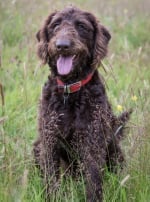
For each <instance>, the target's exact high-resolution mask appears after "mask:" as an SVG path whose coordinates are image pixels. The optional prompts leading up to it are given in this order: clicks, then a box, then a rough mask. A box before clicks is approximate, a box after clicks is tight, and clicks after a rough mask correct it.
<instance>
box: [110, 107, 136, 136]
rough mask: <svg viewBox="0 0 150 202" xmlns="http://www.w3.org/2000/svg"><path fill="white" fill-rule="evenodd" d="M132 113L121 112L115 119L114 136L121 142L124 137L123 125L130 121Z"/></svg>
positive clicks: (130, 111)
mask: <svg viewBox="0 0 150 202" xmlns="http://www.w3.org/2000/svg"><path fill="white" fill-rule="evenodd" d="M131 113H132V109H130V110H129V111H125V112H123V113H122V114H121V115H120V116H118V117H117V124H116V126H117V127H115V130H114V136H115V137H116V138H117V139H118V140H121V139H123V137H124V129H125V125H126V123H127V122H128V120H129V119H130V115H131Z"/></svg>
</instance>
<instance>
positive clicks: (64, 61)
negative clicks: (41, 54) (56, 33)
mask: <svg viewBox="0 0 150 202" xmlns="http://www.w3.org/2000/svg"><path fill="white" fill-rule="evenodd" d="M75 57H76V55H68V56H64V55H60V56H59V57H58V59H57V71H58V73H59V74H60V75H68V74H69V73H70V72H71V71H72V69H73V63H74V59H75Z"/></svg>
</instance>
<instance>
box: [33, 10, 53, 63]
mask: <svg viewBox="0 0 150 202" xmlns="http://www.w3.org/2000/svg"><path fill="white" fill-rule="evenodd" d="M55 14H56V12H53V13H52V14H51V15H49V16H48V18H47V19H46V20H45V23H44V26H43V27H42V28H41V29H40V30H39V31H38V32H37V34H36V38H37V40H38V42H39V43H38V47H37V55H38V56H39V58H40V59H41V60H42V63H43V64H46V63H47V62H48V58H49V55H48V40H49V39H48V25H49V24H50V22H51V20H52V18H53V17H54V15H55Z"/></svg>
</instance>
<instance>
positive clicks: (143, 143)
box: [0, 0, 150, 202]
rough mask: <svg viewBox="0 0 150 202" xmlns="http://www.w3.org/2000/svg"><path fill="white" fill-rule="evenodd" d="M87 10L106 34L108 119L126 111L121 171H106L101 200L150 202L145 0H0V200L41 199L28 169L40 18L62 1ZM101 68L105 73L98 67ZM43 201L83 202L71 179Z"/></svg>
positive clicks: (39, 77)
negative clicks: (111, 112) (110, 109)
mask: <svg viewBox="0 0 150 202" xmlns="http://www.w3.org/2000/svg"><path fill="white" fill-rule="evenodd" d="M71 3H72V4H73V5H76V6H77V7H80V8H83V9H84V10H88V11H90V12H93V13H94V14H95V15H96V16H97V17H98V19H100V21H101V22H102V24H104V25H105V26H106V27H107V28H108V29H109V30H110V32H111V35H112V39H111V42H110V44H109V54H108V57H107V58H106V59H105V60H104V61H103V67H99V71H100V73H101V74H102V75H103V77H104V79H105V82H106V86H107V93H108V97H109V100H110V101H111V103H112V106H113V109H114V112H115V113H116V114H119V113H121V111H123V110H126V109H129V108H132V109H133V114H132V116H131V119H130V121H129V123H128V125H127V131H126V138H125V140H124V141H123V142H122V147H123V150H124V153H125V155H126V166H125V167H124V169H123V171H122V172H120V173H118V175H114V174H112V173H109V172H107V171H106V174H105V177H104V202H149V201H150V65H149V62H150V35H149V31H150V20H149V19H150V13H149V11H150V3H149V1H148V0H143V1H140V0H133V1H127V0H120V1H119V0H108V1H104V0H101V1H98V0H93V1H90V0H74V1H72V2H71V1H70V2H69V1H66V0H64V1H57V0H56V1H54V0H45V1H41V0H5V1H3V0H0V202H42V201H44V198H43V192H44V187H43V186H42V182H41V179H40V177H39V173H38V170H37V169H35V167H34V166H33V156H32V144H33V142H34V140H35V138H36V136H37V110H38V100H39V97H40V94H41V88H42V85H43V84H44V82H45V81H46V80H47V76H48V74H49V69H48V67H47V66H44V67H41V65H40V61H39V59H38V58H37V55H36V45H37V41H36V38H35V34H36V32H37V31H38V29H39V28H40V27H41V25H42V23H43V21H44V19H45V17H47V15H48V14H49V13H50V12H51V11H53V10H56V9H58V10H59V9H61V8H64V7H65V6H66V5H69V4H71ZM104 69H105V70H104ZM51 201H57V202H79V201H80V202H83V201H85V188H84V182H83V179H82V177H81V179H79V180H73V179H72V178H69V177H68V178H67V179H62V184H61V186H60V189H59V191H58V193H57V195H56V200H55V199H54V197H53V196H52V198H51Z"/></svg>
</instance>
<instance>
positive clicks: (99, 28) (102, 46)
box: [92, 22, 111, 68]
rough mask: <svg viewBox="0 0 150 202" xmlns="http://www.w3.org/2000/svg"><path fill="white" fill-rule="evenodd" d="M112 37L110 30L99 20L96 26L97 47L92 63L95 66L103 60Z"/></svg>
mask: <svg viewBox="0 0 150 202" xmlns="http://www.w3.org/2000/svg"><path fill="white" fill-rule="evenodd" d="M110 39H111V35H110V33H109V31H108V30H107V29H106V28H105V27H104V26H103V25H101V24H100V23H99V22H97V23H96V27H95V47H94V52H93V63H92V66H93V67H94V68H95V67H98V66H99V65H100V63H101V60H102V59H103V58H104V57H105V56H106V55H107V46H108V42H109V40H110Z"/></svg>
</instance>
